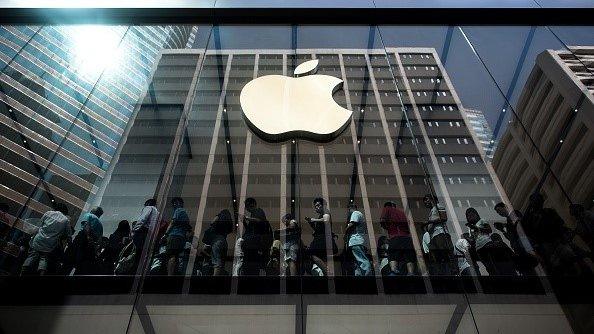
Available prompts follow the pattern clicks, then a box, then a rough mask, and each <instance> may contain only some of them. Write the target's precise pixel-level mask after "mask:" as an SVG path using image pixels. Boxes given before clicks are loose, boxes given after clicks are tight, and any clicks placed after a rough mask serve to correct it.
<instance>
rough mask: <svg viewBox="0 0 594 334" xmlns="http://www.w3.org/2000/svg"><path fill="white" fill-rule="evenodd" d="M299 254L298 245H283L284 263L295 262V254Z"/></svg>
mask: <svg viewBox="0 0 594 334" xmlns="http://www.w3.org/2000/svg"><path fill="white" fill-rule="evenodd" d="M298 253H299V244H297V243H288V244H285V262H288V261H289V260H290V261H293V262H297V254H298Z"/></svg>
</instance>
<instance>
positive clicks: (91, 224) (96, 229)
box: [80, 206, 103, 244]
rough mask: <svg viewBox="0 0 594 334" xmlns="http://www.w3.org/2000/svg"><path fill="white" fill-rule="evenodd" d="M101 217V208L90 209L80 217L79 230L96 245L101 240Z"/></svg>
mask: <svg viewBox="0 0 594 334" xmlns="http://www.w3.org/2000/svg"><path fill="white" fill-rule="evenodd" d="M101 216H103V208H101V207H100V206H98V207H95V208H93V209H91V211H89V212H87V213H85V214H84V215H83V216H82V221H81V223H80V226H81V229H82V230H83V231H85V233H86V234H87V235H88V236H89V238H90V239H91V240H92V241H93V242H94V243H96V244H98V243H99V242H100V240H101V238H103V223H102V222H101V220H100V218H101Z"/></svg>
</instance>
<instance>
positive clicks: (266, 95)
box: [239, 59, 352, 142]
mask: <svg viewBox="0 0 594 334" xmlns="http://www.w3.org/2000/svg"><path fill="white" fill-rule="evenodd" d="M317 67H318V60H317V59H315V60H310V61H306V62H305V63H303V64H301V65H299V66H297V68H295V71H294V74H295V78H292V77H287V76H283V75H265V76H262V77H259V78H256V79H254V80H252V81H250V82H248V83H247V84H246V85H245V86H244V87H243V89H242V90H241V95H240V97H239V101H240V103H241V109H242V110H243V117H244V119H245V121H246V123H247V124H248V126H249V128H250V129H251V130H252V131H254V132H255V133H256V134H257V135H258V136H259V137H260V138H262V139H264V140H266V141H269V142H280V141H285V140H289V139H295V138H301V139H307V140H311V141H315V142H329V141H331V140H333V139H335V138H336V137H337V136H338V135H339V134H340V133H341V132H342V131H343V130H344V129H345V128H346V127H347V126H348V125H349V122H350V120H351V115H352V111H350V110H348V109H345V108H343V107H341V106H340V105H338V104H337V103H336V102H335V101H334V99H333V98H332V95H333V94H334V92H336V91H337V90H338V89H340V88H341V87H342V83H343V82H342V80H341V79H338V78H335V77H332V76H329V75H318V74H316V75H309V74H313V73H315V72H316V70H317Z"/></svg>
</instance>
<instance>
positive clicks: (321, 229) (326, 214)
mask: <svg viewBox="0 0 594 334" xmlns="http://www.w3.org/2000/svg"><path fill="white" fill-rule="evenodd" d="M313 207H314V211H315V213H316V214H317V218H310V217H305V221H306V222H307V223H308V224H309V226H311V228H312V229H313V239H312V241H311V243H310V244H309V247H308V248H307V255H308V257H309V258H310V259H311V261H312V262H313V264H315V265H316V266H317V267H318V268H319V270H321V272H322V274H323V275H324V276H326V275H328V267H327V266H326V261H327V260H328V253H327V252H326V239H327V238H326V225H327V226H331V224H332V217H331V216H330V211H328V210H326V208H325V201H324V199H323V198H321V197H317V198H315V199H314V200H313ZM312 267H313V266H312Z"/></svg>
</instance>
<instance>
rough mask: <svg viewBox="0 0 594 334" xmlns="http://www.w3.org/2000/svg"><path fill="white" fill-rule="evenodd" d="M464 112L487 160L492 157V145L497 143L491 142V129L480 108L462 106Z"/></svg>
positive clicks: (494, 145)
mask: <svg viewBox="0 0 594 334" xmlns="http://www.w3.org/2000/svg"><path fill="white" fill-rule="evenodd" d="M464 113H465V114H466V118H467V119H468V122H469V123H470V124H469V126H470V127H471V128H472V131H474V133H475V134H476V137H477V139H478V140H479V145H480V146H481V147H482V148H483V152H484V153H485V157H486V158H487V160H491V159H493V147H496V146H497V145H496V144H495V142H491V141H492V140H493V130H491V126H489V122H487V119H486V118H485V113H484V112H482V111H481V110H475V109H468V108H464Z"/></svg>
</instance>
